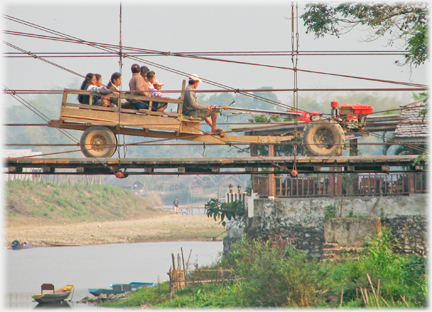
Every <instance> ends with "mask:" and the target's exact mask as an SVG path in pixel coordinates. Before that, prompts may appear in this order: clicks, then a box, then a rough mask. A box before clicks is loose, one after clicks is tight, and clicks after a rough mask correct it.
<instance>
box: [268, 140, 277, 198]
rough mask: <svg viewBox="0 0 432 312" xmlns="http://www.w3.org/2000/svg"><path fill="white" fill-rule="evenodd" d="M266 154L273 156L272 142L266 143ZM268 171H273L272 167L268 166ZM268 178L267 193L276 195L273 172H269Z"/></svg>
mask: <svg viewBox="0 0 432 312" xmlns="http://www.w3.org/2000/svg"><path fill="white" fill-rule="evenodd" d="M268 156H269V157H274V145H273V144H269V145H268ZM269 171H270V172H274V168H269ZM268 180H269V184H268V186H269V189H268V195H269V196H275V195H276V181H275V176H274V173H271V174H269V175H268Z"/></svg>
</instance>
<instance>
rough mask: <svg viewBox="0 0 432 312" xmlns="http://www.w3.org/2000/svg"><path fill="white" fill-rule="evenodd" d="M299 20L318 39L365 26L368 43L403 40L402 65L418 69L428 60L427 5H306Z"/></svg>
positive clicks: (412, 3)
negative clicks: (405, 53)
mask: <svg viewBox="0 0 432 312" xmlns="http://www.w3.org/2000/svg"><path fill="white" fill-rule="evenodd" d="M301 18H302V19H303V21H304V25H305V26H307V31H306V33H309V32H313V33H315V36H316V37H317V38H319V37H324V35H326V34H330V35H334V36H337V37H338V38H339V36H340V35H343V34H346V33H347V32H349V31H351V30H352V29H353V28H354V27H355V26H357V25H366V26H368V27H369V28H370V29H369V30H370V35H369V38H368V40H369V41H372V40H376V39H378V38H380V37H383V36H387V38H388V40H389V44H390V45H393V44H394V43H395V42H396V41H400V40H402V42H403V44H404V45H405V46H406V48H405V50H406V51H407V52H408V54H407V55H405V62H404V64H403V65H405V64H414V65H415V66H416V67H417V66H419V65H421V64H424V62H425V61H426V60H427V59H428V19H429V13H428V4H427V3H426V2H418V3H414V2H407V3H393V4H390V3H388V4H387V3H371V4H365V3H343V4H340V5H337V6H332V5H328V4H307V5H306V13H304V14H303V15H302V16H301ZM395 63H399V61H396V62H395Z"/></svg>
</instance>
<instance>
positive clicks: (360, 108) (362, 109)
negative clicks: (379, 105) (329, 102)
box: [339, 104, 373, 115]
mask: <svg viewBox="0 0 432 312" xmlns="http://www.w3.org/2000/svg"><path fill="white" fill-rule="evenodd" d="M343 108H351V109H352V110H353V113H354V114H355V115H368V114H372V112H373V107H372V105H365V104H342V105H341V106H339V109H340V110H341V109H343Z"/></svg>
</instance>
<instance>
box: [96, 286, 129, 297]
mask: <svg viewBox="0 0 432 312" xmlns="http://www.w3.org/2000/svg"><path fill="white" fill-rule="evenodd" d="M88 292H89V293H91V294H92V295H93V296H96V297H97V296H100V295H102V294H105V295H111V294H113V295H118V294H122V293H125V292H126V290H123V289H122V288H121V287H120V289H117V288H115V289H114V288H89V289H88Z"/></svg>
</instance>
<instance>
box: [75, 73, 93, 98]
mask: <svg viewBox="0 0 432 312" xmlns="http://www.w3.org/2000/svg"><path fill="white" fill-rule="evenodd" d="M93 77H94V74H92V73H88V74H87V75H86V77H85V79H84V81H83V83H82V84H81V88H80V90H87V88H88V87H89V86H90V85H91V84H92V79H94V80H93V81H94V82H95V83H96V80H95V78H93ZM89 101H90V96H89V95H85V94H78V102H80V103H81V104H89Z"/></svg>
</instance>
